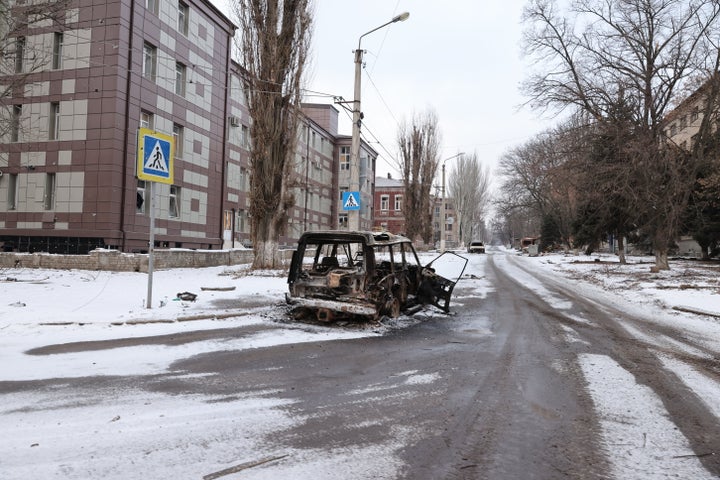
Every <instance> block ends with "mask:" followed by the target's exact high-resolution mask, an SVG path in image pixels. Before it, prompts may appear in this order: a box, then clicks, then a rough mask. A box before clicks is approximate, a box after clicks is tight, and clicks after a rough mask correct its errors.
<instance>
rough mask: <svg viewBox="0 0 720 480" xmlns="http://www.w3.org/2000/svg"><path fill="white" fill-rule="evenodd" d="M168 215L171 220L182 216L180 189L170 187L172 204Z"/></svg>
mask: <svg viewBox="0 0 720 480" xmlns="http://www.w3.org/2000/svg"><path fill="white" fill-rule="evenodd" d="M168 215H169V216H170V218H178V217H179V216H180V187H178V186H176V185H170V204H169V205H168Z"/></svg>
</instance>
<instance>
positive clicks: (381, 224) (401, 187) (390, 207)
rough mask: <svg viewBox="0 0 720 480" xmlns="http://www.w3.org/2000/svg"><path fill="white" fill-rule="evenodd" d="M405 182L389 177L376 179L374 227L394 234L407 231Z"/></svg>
mask: <svg viewBox="0 0 720 480" xmlns="http://www.w3.org/2000/svg"><path fill="white" fill-rule="evenodd" d="M404 196H405V183H403V182H402V181H401V180H396V179H394V178H392V176H391V175H390V174H388V176H387V177H377V178H376V179H375V220H374V222H373V229H374V230H378V231H382V232H390V233H394V234H403V233H405V210H404V204H403V203H404V202H403V199H404Z"/></svg>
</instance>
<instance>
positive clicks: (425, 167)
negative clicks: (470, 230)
mask: <svg viewBox="0 0 720 480" xmlns="http://www.w3.org/2000/svg"><path fill="white" fill-rule="evenodd" d="M397 139H398V146H399V148H400V159H399V162H400V165H399V167H400V171H401V172H402V176H403V181H404V183H405V197H404V212H405V229H406V231H405V234H406V235H407V236H408V238H410V239H411V240H415V239H416V238H418V237H420V238H422V239H423V241H424V242H425V243H430V242H432V233H433V232H432V204H431V202H430V191H431V190H432V182H433V179H434V178H435V172H436V171H437V167H438V162H439V158H438V154H439V147H440V130H439V129H438V118H437V115H436V114H435V112H434V111H432V110H428V111H426V112H425V113H423V114H415V115H414V117H413V120H412V124H411V125H408V124H407V123H406V122H403V123H402V124H401V125H400V129H399V130H398V137H397Z"/></svg>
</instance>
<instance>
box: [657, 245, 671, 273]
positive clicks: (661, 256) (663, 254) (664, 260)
mask: <svg viewBox="0 0 720 480" xmlns="http://www.w3.org/2000/svg"><path fill="white" fill-rule="evenodd" d="M655 270H657V271H658V272H659V271H661V270H670V262H669V261H668V250H667V248H663V249H655Z"/></svg>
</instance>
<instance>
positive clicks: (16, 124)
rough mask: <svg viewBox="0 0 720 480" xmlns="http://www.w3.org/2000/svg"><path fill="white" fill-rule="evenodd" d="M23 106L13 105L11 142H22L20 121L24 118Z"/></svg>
mask: <svg viewBox="0 0 720 480" xmlns="http://www.w3.org/2000/svg"><path fill="white" fill-rule="evenodd" d="M22 111H23V107H22V105H13V114H12V118H11V119H10V141H11V142H19V141H20V119H21V117H22Z"/></svg>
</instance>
